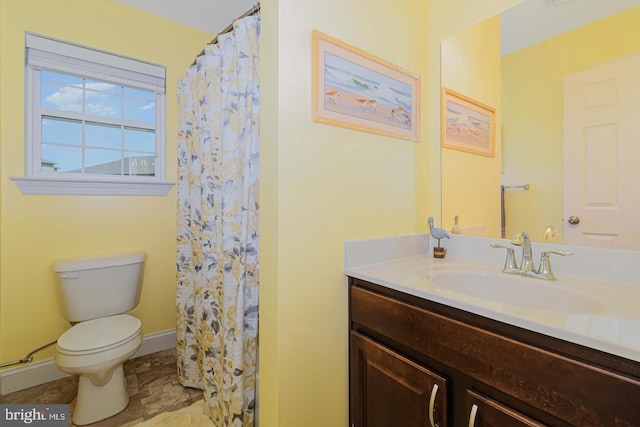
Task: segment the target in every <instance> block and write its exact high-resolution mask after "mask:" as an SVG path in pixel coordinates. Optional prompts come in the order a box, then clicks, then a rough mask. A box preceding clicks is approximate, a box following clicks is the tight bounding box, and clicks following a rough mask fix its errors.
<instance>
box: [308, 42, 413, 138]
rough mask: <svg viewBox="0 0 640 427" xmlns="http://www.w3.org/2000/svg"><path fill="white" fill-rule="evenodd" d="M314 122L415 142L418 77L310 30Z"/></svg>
mask: <svg viewBox="0 0 640 427" xmlns="http://www.w3.org/2000/svg"><path fill="white" fill-rule="evenodd" d="M312 44H313V49H312V104H313V108H312V111H313V121H314V122H317V123H324V124H328V125H333V126H340V127H344V128H348V129H353V130H358V131H362V132H368V133H374V134H378V135H385V136H390V137H395V138H401V139H406V140H410V141H418V140H419V139H420V76H418V75H417V74H414V73H411V72H409V71H407V70H404V69H402V68H400V67H398V66H396V65H393V64H391V63H390V62H387V61H384V60H382V59H380V58H377V57H375V56H373V55H371V54H369V53H366V52H364V51H363V50H361V49H358V48H357V47H354V46H351V45H348V44H347V43H344V42H342V41H340V40H338V39H335V38H333V37H331V36H329V35H327V34H324V33H321V32H320V31H318V30H314V31H313V32H312Z"/></svg>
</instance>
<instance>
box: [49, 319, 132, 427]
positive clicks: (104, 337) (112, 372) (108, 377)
mask: <svg viewBox="0 0 640 427" xmlns="http://www.w3.org/2000/svg"><path fill="white" fill-rule="evenodd" d="M141 344H142V323H141V322H140V320H138V319H137V318H135V317H133V316H130V315H128V314H120V315H116V316H110V317H104V318H99V319H94V320H89V321H86V322H82V323H79V324H77V325H75V326H73V327H72V328H71V329H69V330H68V331H67V332H65V333H64V334H62V336H61V337H60V338H59V339H58V343H57V346H56V356H55V360H56V365H57V366H58V369H60V370H61V371H62V372H66V373H68V374H73V375H79V381H78V395H77V398H76V403H75V407H74V409H73V411H72V420H73V423H74V424H76V425H85V424H91V423H94V422H96V421H99V420H103V419H105V418H108V417H110V416H112V415H115V414H117V413H118V412H120V411H122V410H123V409H124V408H126V407H127V405H128V403H129V394H128V391H127V384H126V381H125V377H124V371H123V367H122V364H123V363H124V362H125V361H126V360H128V359H129V358H130V357H131V356H132V355H133V354H134V353H135V352H136V351H138V349H139V348H140V345H141Z"/></svg>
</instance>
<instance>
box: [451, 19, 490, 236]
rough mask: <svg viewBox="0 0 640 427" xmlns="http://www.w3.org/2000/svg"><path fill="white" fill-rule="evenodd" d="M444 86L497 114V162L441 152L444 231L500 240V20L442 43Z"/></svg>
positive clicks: (460, 153) (478, 157) (486, 22)
mask: <svg viewBox="0 0 640 427" xmlns="http://www.w3.org/2000/svg"><path fill="white" fill-rule="evenodd" d="M441 61H442V75H441V83H442V86H444V87H446V88H448V89H451V90H453V91H455V92H458V93H460V94H462V95H464V96H467V97H469V98H471V99H473V100H475V101H478V102H480V103H482V104H484V105H487V106H489V107H491V108H493V109H494V110H495V111H496V114H495V120H496V126H495V130H496V132H495V156H494V157H486V156H479V155H477V154H471V153H467V152H463V151H458V150H451V149H443V150H442V225H443V227H444V228H446V229H449V230H450V229H451V227H452V226H453V223H454V217H455V216H456V215H458V216H459V218H460V225H461V226H468V225H483V226H484V228H485V232H486V234H485V235H487V236H495V235H500V159H501V155H500V151H501V150H500V146H501V138H500V132H499V130H500V111H501V109H500V17H499V16H496V17H493V18H491V19H487V20H485V21H483V22H482V23H480V24H477V25H474V26H473V27H471V28H467V29H465V30H464V31H461V32H460V33H458V34H456V35H454V36H452V37H449V38H448V39H446V40H445V41H443V42H442V50H441Z"/></svg>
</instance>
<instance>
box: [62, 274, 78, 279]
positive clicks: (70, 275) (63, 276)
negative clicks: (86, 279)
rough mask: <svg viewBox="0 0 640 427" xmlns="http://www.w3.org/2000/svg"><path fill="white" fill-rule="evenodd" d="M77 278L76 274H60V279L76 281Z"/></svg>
mask: <svg viewBox="0 0 640 427" xmlns="http://www.w3.org/2000/svg"><path fill="white" fill-rule="evenodd" d="M78 276H79V274H78V273H62V274H61V275H60V278H62V279H77V278H78Z"/></svg>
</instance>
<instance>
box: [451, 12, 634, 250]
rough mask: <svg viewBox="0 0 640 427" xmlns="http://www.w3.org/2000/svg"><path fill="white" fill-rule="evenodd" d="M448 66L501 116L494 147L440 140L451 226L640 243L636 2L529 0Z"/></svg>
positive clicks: (462, 40)
mask: <svg viewBox="0 0 640 427" xmlns="http://www.w3.org/2000/svg"><path fill="white" fill-rule="evenodd" d="M441 64H442V70H441V76H442V82H441V83H442V86H443V88H447V89H449V90H452V91H455V92H458V93H461V94H463V95H464V96H466V97H469V98H471V99H473V100H475V101H477V102H479V103H482V104H485V105H487V106H490V107H492V108H495V110H496V121H497V126H496V129H497V132H496V154H495V156H494V157H486V156H479V155H475V154H473V153H469V152H463V151H458V150H452V149H449V148H443V149H442V224H443V227H444V228H447V229H449V230H451V229H452V227H453V225H454V218H455V216H456V215H457V216H458V217H459V227H460V229H461V230H462V234H467V235H476V236H485V237H494V238H499V237H502V236H505V237H507V238H509V237H510V236H511V235H513V234H514V233H515V232H516V231H518V230H526V231H528V233H529V235H530V236H531V237H532V240H535V241H547V242H550V243H558V244H560V243H565V244H578V245H588V246H595V247H606V248H623V249H640V223H638V221H637V219H638V218H640V190H639V189H638V185H639V184H640V167H638V165H639V164H640V144H639V143H638V141H640V126H638V122H639V121H640V102H638V100H640V0H607V1H606V2H605V1H602V0H569V1H557V0H556V1H551V0H546V1H545V0H524V1H523V2H522V3H520V4H518V5H516V6H514V7H512V8H511V9H508V10H507V11H505V12H503V13H502V14H501V15H498V16H494V17H491V18H489V19H487V20H485V21H483V22H480V23H478V24H476V25H474V26H472V27H470V28H468V29H466V30H464V31H463V32H461V33H460V34H456V35H455V36H453V37H451V38H449V39H447V40H444V41H443V43H442V51H441ZM443 129H444V131H445V132H446V126H444V125H443ZM570 217H571V221H569V219H570Z"/></svg>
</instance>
